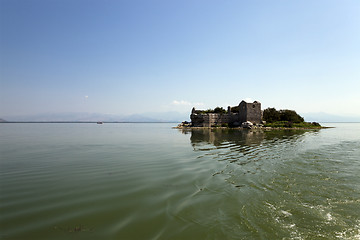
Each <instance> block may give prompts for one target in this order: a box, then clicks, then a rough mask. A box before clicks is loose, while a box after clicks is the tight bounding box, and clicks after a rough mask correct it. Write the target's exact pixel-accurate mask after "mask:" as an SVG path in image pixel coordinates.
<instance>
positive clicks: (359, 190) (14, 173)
mask: <svg viewBox="0 0 360 240" xmlns="http://www.w3.org/2000/svg"><path fill="white" fill-rule="evenodd" d="M174 125H176V124H168V123H166V124H160V123H159V124H157V123H151V124H150V123H148V124H143V123H137V124H135V123H121V124H115V123H113V124H110V123H109V124H106V123H105V124H103V125H97V124H89V123H88V124H70V123H66V124H55V123H53V124H45V123H44V124H35V123H33V124H10V123H9V124H0V160H1V161H0V191H1V192H0V193H1V194H0V239H52V240H54V239H360V124H359V123H338V124H335V123H331V124H330V123H327V124H324V125H326V126H334V127H336V128H330V129H321V130H313V131H269V132H263V131H249V130H240V131H239V130H232V131H229V130H205V129H204V130H193V131H182V130H178V129H172V128H171V127H172V126H174Z"/></svg>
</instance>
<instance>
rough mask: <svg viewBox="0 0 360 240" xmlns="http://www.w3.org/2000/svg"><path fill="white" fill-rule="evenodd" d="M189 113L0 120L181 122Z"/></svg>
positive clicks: (52, 115) (5, 119)
mask: <svg viewBox="0 0 360 240" xmlns="http://www.w3.org/2000/svg"><path fill="white" fill-rule="evenodd" d="M189 120H190V114H189V113H179V112H162V113H143V114H132V115H112V114H100V113H44V114H34V115H24V116H5V117H3V118H2V119H0V122H97V121H102V122H182V121H189Z"/></svg>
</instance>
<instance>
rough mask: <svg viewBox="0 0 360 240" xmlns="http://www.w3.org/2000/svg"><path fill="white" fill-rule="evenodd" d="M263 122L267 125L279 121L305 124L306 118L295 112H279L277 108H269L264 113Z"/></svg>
mask: <svg viewBox="0 0 360 240" xmlns="http://www.w3.org/2000/svg"><path fill="white" fill-rule="evenodd" d="M263 120H264V121H266V122H267V123H273V122H278V121H287V122H292V123H301V122H304V118H303V117H301V116H300V115H299V114H297V113H296V112H295V111H294V110H287V109H285V110H279V111H277V110H276V109H275V108H267V109H265V110H264V112H263Z"/></svg>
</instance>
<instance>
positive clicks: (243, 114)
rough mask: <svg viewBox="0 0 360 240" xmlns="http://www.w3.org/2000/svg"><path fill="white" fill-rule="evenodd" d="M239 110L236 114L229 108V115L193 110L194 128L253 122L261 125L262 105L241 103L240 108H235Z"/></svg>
mask: <svg viewBox="0 0 360 240" xmlns="http://www.w3.org/2000/svg"><path fill="white" fill-rule="evenodd" d="M233 109H238V110H237V111H236V112H234V111H232V108H231V107H230V106H229V107H228V110H227V113H205V111H203V110H196V109H195V108H193V109H192V111H191V115H190V119H191V125H192V126H193V127H212V126H222V125H228V126H234V127H236V126H240V125H241V124H242V123H243V122H247V121H249V122H252V123H253V124H259V123H261V122H262V112H261V103H260V102H257V101H255V102H253V103H248V102H245V101H241V103H240V104H239V106H237V107H233Z"/></svg>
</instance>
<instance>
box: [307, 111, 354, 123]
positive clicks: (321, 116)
mask: <svg viewBox="0 0 360 240" xmlns="http://www.w3.org/2000/svg"><path fill="white" fill-rule="evenodd" d="M300 115H301V116H302V117H304V119H305V121H307V122H360V116H342V115H334V114H328V113H323V112H317V113H302V114H300Z"/></svg>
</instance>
